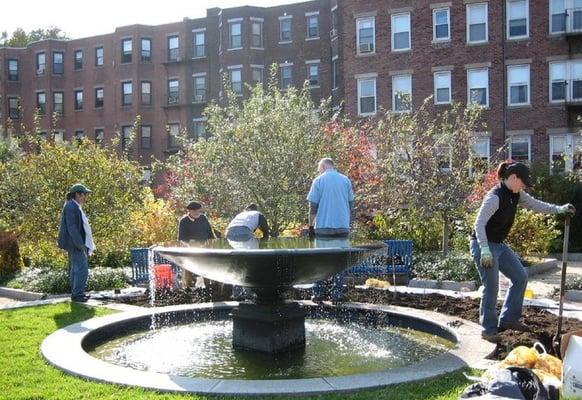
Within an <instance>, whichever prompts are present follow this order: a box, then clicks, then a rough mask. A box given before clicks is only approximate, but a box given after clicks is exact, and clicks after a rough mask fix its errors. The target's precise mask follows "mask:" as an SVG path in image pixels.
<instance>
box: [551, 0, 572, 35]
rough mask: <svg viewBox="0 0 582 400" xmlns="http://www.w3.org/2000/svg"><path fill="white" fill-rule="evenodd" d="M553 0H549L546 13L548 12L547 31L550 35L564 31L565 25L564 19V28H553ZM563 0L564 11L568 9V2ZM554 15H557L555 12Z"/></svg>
mask: <svg viewBox="0 0 582 400" xmlns="http://www.w3.org/2000/svg"><path fill="white" fill-rule="evenodd" d="M555 1H556V0H550V1H549V4H548V14H549V15H548V28H549V29H550V32H549V33H550V35H552V34H553V35H555V34H561V33H564V32H566V25H567V22H566V20H564V29H563V30H560V31H554V30H553V21H552V15H554V14H553V13H552V11H553V4H554V2H555ZM563 1H564V13H565V12H566V10H567V9H568V4H567V3H568V2H567V0H563ZM560 14H562V13H560ZM556 15H558V14H557V13H556Z"/></svg>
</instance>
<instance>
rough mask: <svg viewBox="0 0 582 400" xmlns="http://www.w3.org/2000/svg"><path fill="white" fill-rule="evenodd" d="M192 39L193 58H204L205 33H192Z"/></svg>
mask: <svg viewBox="0 0 582 400" xmlns="http://www.w3.org/2000/svg"><path fill="white" fill-rule="evenodd" d="M192 33H193V35H192V39H193V40H194V43H193V46H194V58H198V57H205V56H206V47H205V42H206V32H205V31H193V32H192Z"/></svg>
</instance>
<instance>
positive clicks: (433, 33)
mask: <svg viewBox="0 0 582 400" xmlns="http://www.w3.org/2000/svg"><path fill="white" fill-rule="evenodd" d="M441 11H446V12H447V36H446V37H442V38H437V36H436V28H437V23H436V22H437V20H436V15H437V13H438V12H441ZM432 41H433V42H439V43H440V42H450V41H451V9H450V8H449V7H441V8H435V9H433V10H432Z"/></svg>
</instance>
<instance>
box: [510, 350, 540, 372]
mask: <svg viewBox="0 0 582 400" xmlns="http://www.w3.org/2000/svg"><path fill="white" fill-rule="evenodd" d="M538 358H539V353H538V352H537V351H536V350H535V349H534V348H529V347H525V346H517V347H516V348H515V349H513V350H511V352H510V353H509V354H508V355H507V357H505V360H504V361H505V363H506V364H507V365H508V366H514V367H524V368H533V367H534V365H535V364H536V362H537V361H538Z"/></svg>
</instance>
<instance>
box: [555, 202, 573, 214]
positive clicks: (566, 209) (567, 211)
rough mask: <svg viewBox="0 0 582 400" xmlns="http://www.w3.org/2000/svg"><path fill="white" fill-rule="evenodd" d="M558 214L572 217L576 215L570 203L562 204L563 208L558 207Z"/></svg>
mask: <svg viewBox="0 0 582 400" xmlns="http://www.w3.org/2000/svg"><path fill="white" fill-rule="evenodd" d="M558 213H559V214H568V215H574V214H576V208H575V207H574V206H573V205H572V204H570V203H568V204H564V205H563V206H558Z"/></svg>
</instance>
